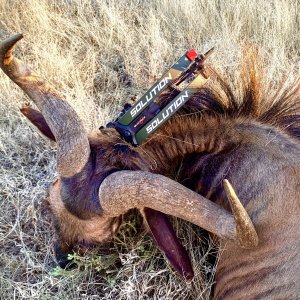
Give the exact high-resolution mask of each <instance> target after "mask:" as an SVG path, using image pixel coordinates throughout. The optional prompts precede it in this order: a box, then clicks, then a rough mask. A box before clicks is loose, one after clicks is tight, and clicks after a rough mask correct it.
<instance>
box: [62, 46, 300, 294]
mask: <svg viewBox="0 0 300 300" xmlns="http://www.w3.org/2000/svg"><path fill="white" fill-rule="evenodd" d="M249 53H250V54H249ZM245 57H248V59H246V61H245V63H244V64H243V65H242V67H241V75H240V81H239V82H238V83H237V84H236V86H235V88H234V89H233V88H232V84H231V80H230V78H228V76H226V77H227V78H226V77H225V78H224V77H222V76H220V75H218V74H217V73H216V72H213V74H212V76H211V79H210V84H209V86H207V87H205V88H202V89H201V90H199V92H198V93H197V94H196V95H195V96H194V97H193V98H192V99H191V100H189V102H188V103H187V104H186V105H185V106H184V107H183V108H182V109H181V110H180V112H179V113H178V114H177V115H176V116H175V117H174V118H172V119H171V120H170V121H168V122H167V124H166V125H165V126H163V128H161V129H160V130H158V131H157V132H156V133H155V134H153V135H152V136H151V137H150V138H149V139H148V140H147V141H145V143H144V144H143V145H141V146H139V147H137V148H133V147H131V146H130V145H128V144H126V143H125V142H124V141H123V140H122V139H121V138H120V137H119V135H118V133H117V132H115V131H114V130H113V129H104V130H102V132H100V133H98V134H94V135H92V136H91V138H90V144H91V149H92V156H91V157H92V158H91V161H90V164H89V167H88V168H87V169H86V170H85V171H84V173H83V174H80V175H79V177H80V178H79V180H78V179H77V180H76V186H74V185H72V184H73V183H72V181H70V183H68V182H67V181H66V180H65V179H63V178H62V182H63V183H64V184H65V192H64V193H63V194H62V200H63V202H64V203H65V205H66V207H67V208H68V210H69V211H70V212H71V213H72V214H73V215H75V216H77V217H78V218H81V219H89V218H91V217H93V216H95V215H97V214H99V213H101V206H99V205H98V203H97V198H96V197H97V190H98V187H99V184H100V183H101V180H103V179H104V177H105V176H106V175H107V174H109V173H110V172H113V171H115V170H124V169H129V170H138V169H141V170H146V171H151V172H156V173H160V174H163V175H165V176H169V177H172V178H176V179H178V180H179V181H180V182H181V183H183V184H185V185H186V186H188V187H189V188H191V189H193V190H195V191H197V192H199V193H201V194H202V195H204V196H206V197H208V198H209V199H211V200H212V201H217V202H219V203H221V204H222V205H223V206H225V207H228V204H227V201H226V198H225V197H224V192H223V187H222V184H221V183H222V180H223V179H224V178H228V179H229V180H230V181H231V182H232V183H233V185H234V187H235V188H236V190H237V194H238V195H239V196H240V198H241V200H242V202H243V204H244V206H245V207H246V209H247V210H248V212H249V214H250V216H251V218H252V219H253V221H254V224H255V226H257V230H258V234H259V239H260V247H259V248H258V250H253V251H252V252H251V250H247V251H246V250H241V249H238V248H237V246H236V245H234V244H232V243H229V244H227V246H226V249H227V251H225V252H224V253H225V254H223V256H222V258H221V259H220V263H219V269H218V271H217V278H216V280H217V285H216V295H215V296H216V298H218V299H219V298H222V299H223V298H225V297H228V298H229V299H234V298H237V299H238V297H239V296H241V295H243V297H246V298H247V297H248V298H251V297H254V296H255V295H268V296H270V297H271V298H272V295H273V296H274V294H272V293H275V292H276V293H282V295H284V296H286V297H287V298H288V297H289V296H290V295H292V296H293V295H294V296H295V295H296V296H299V295H300V291H299V289H297V290H296V289H294V290H292V292H291V293H290V294H289V293H288V292H287V289H286V288H285V285H284V284H282V285H280V282H278V277H276V275H274V274H275V273H276V272H277V271H276V270H277V269H276V270H275V271H276V272H275V271H274V268H273V269H272V268H271V267H270V266H268V261H272V263H276V266H277V267H278V268H283V266H282V264H281V261H280V260H276V261H275V262H273V260H272V259H273V257H279V256H280V255H279V254H280V251H283V249H284V248H285V247H289V245H292V246H293V247H294V246H295V245H294V244H293V241H292V239H291V237H290V236H288V238H287V241H286V243H287V246H286V245H284V244H281V245H282V248H281V249H279V250H276V249H277V248H276V247H275V246H273V241H275V243H276V245H277V247H278V245H279V244H280V242H279V241H278V240H276V238H278V235H277V236H276V237H274V236H273V234H272V230H273V229H274V230H275V228H278V229H281V230H286V228H285V227H284V225H283V223H284V219H280V217H281V216H280V213H282V214H283V218H286V217H287V216H286V215H285V214H287V213H288V212H289V211H290V210H291V209H293V208H295V207H296V206H295V205H297V204H296V202H297V201H296V199H297V193H298V192H300V191H298V190H299V187H298V185H299V184H298V179H299V178H298V176H299V175H298V174H299V170H300V145H299V138H300V93H299V87H300V81H299V80H298V81H297V82H295V84H294V85H293V86H289V87H286V88H283V86H284V81H282V82H281V83H279V84H277V86H278V88H277V89H274V85H275V84H273V85H272V84H271V85H268V86H267V85H266V83H264V78H263V67H262V65H261V64H260V63H259V61H258V59H257V55H256V52H255V51H249V52H248V53H246V54H245ZM172 94H173V95H174V94H176V91H173V92H172ZM169 97H170V94H166V95H164V96H163V97H161V100H160V101H161V103H165V102H167V101H168V99H169ZM78 183H79V184H78ZM297 184H298V185H297ZM286 185H287V186H290V187H289V188H288V189H287V191H286V193H287V197H289V198H290V199H288V200H291V201H292V202H291V204H286V203H285V202H280V201H283V200H282V198H283V197H284V188H285V186H286ZM276 189H277V191H276ZM295 201H296V202H295ZM100 202H101V199H100ZM288 205H290V207H291V208H289V207H288ZM278 210H280V212H278ZM274 218H275V219H274ZM276 218H277V219H278V221H277V220H276ZM292 220H294V219H292ZM295 222H296V221H295ZM293 224H294V226H295V224H297V223H293ZM270 228H271V229H270ZM66 230H73V229H72V228H67V229H66ZM270 230H271V231H270ZM61 234H62V236H64V233H61ZM68 235H69V234H67V236H68ZM270 236H271V237H272V239H273V240H271V239H270ZM73 242H74V241H72V242H71V243H73ZM224 245H225V244H224V243H223V244H222V243H221V246H224ZM275 248H276V249H275ZM272 249H275V250H273V252H272V251H271V250H272ZM291 249H292V248H291ZM289 251H292V250H289ZM232 255H234V257H232ZM295 255H296V254H295V253H294V252H291V253H290V252H289V253H287V256H288V257H293V256H295ZM236 257H238V258H239V260H237V259H236ZM253 257H255V258H256V259H257V260H259V264H257V265H256V264H255V263H254V262H253V260H251V259H252V258H253ZM299 260H300V258H297V260H296V261H297V262H299ZM282 261H284V263H286V264H291V266H292V265H293V263H292V262H291V261H290V260H289V259H283V260H282ZM230 264H233V265H234V266H235V267H233V266H232V272H230V269H231V267H230ZM242 266H245V268H246V270H248V271H247V272H248V273H247V272H246V271H243V270H244V269H243V268H242ZM256 267H257V268H261V269H260V271H259V274H260V276H258V277H257V278H256V277H255V274H256V273H255V272H256V269H255V268H256ZM262 270H265V272H262ZM241 272H242V274H244V275H243V276H246V277H245V278H247V280H245V281H244V282H245V283H248V280H249V282H252V284H253V286H257V288H256V289H254V290H253V291H250V290H249V289H247V286H246V285H242V283H241V284H238V282H239V279H238V276H241V274H240V273H241ZM243 272H246V273H243ZM272 272H273V273H272ZM274 272H275V273H274ZM252 273H253V274H254V275H251V274H252ZM294 273H295V276H293V275H294ZM294 273H293V271H291V272H290V273H288V272H285V276H286V278H287V280H288V281H289V283H290V284H289V285H288V286H290V285H293V284H294V282H295V281H296V280H298V279H299V275H300V270H298V269H297V268H296V270H295V271H294ZM276 274H277V273H276ZM228 276H231V277H230V278H229V277H228ZM234 276H236V277H234ZM297 276H298V277H297ZM224 278H225V279H226V281H227V280H229V281H230V283H231V285H228V286H226V285H224V282H225V281H224V280H225V279H224ZM270 282H273V283H274V289H273V290H272V288H271V289H270V287H268V284H269V283H270ZM275 282H276V288H275ZM267 288H269V290H268V292H267V291H266V289H267ZM241 290H242V291H243V293H244V294H239V291H241ZM255 293H256V294H255Z"/></svg>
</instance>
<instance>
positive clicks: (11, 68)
mask: <svg viewBox="0 0 300 300" xmlns="http://www.w3.org/2000/svg"><path fill="white" fill-rule="evenodd" d="M20 39H22V35H17V36H14V37H12V38H10V39H7V40H6V41H4V42H2V44H1V45H0V66H1V68H2V69H3V71H4V72H5V73H6V74H7V75H8V76H9V77H10V78H11V79H12V80H13V81H14V82H15V83H16V84H18V85H19V86H20V87H21V88H22V89H23V90H24V91H25V92H26V93H27V95H28V96H29V97H30V98H31V99H32V100H33V101H34V102H35V104H36V105H37V107H38V108H39V110H40V111H37V110H34V109H32V108H31V107H29V106H24V107H23V108H22V109H21V111H22V113H23V114H24V115H25V116H26V117H27V118H28V119H29V120H30V121H31V122H32V123H33V124H34V125H36V126H37V127H38V128H39V129H40V131H41V132H42V133H43V134H44V135H46V136H47V137H48V138H50V139H52V140H55V141H56V142H57V170H58V178H57V179H56V180H55V181H54V182H53V183H52V185H51V187H50V189H49V204H50V207H51V210H52V212H53V214H54V217H55V226H56V229H57V232H58V236H59V243H58V245H57V253H58V259H61V258H60V255H61V254H64V253H67V252H68V251H69V250H70V249H72V247H73V246H74V245H75V244H76V243H82V244H89V243H99V242H103V241H105V240H106V239H108V238H110V237H111V236H112V235H113V234H114V233H115V232H116V230H117V229H118V227H119V225H120V222H121V220H122V214H124V213H126V212H127V211H128V210H129V209H131V208H134V207H136V208H138V209H140V211H141V212H142V213H143V215H144V217H145V219H146V220H147V223H148V225H149V227H150V230H151V232H152V233H153V235H154V238H155V240H156V241H157V243H158V245H159V247H160V248H161V249H162V250H163V251H164V252H165V254H166V256H167V257H168V258H169V260H170V262H171V263H172V265H173V266H174V267H175V268H176V269H177V270H178V271H179V272H180V273H181V274H182V275H183V276H185V277H186V278H191V277H192V276H193V271H192V268H191V264H190V262H189V259H188V256H187V253H186V252H185V250H184V249H183V247H182V246H181V244H180V243H179V242H178V240H177V238H176V235H175V233H174V231H173V229H172V226H171V224H170V223H169V221H168V219H167V217H166V216H165V215H164V214H163V213H166V214H170V215H174V216H177V217H180V218H183V219H186V220H189V221H191V222H193V223H195V224H197V225H199V226H202V227H203V228H205V229H207V230H208V231H210V232H212V233H214V234H216V235H217V236H220V237H222V238H227V239H231V240H237V241H238V243H239V244H240V245H241V246H243V247H250V248H251V247H254V246H256V245H257V243H258V239H257V235H256V232H255V229H254V227H253V224H252V222H251V220H250V218H249V216H248V214H247V213H246V211H245V210H244V208H243V206H242V205H241V203H240V201H239V199H238V197H237V196H236V195H235V193H234V190H233V188H232V186H231V184H230V183H229V182H228V181H225V182H224V185H225V191H226V193H227V195H228V199H229V201H230V203H231V207H232V214H231V213H229V212H228V211H226V210H225V209H223V208H221V207H219V206H218V205H216V204H214V203H212V202H211V201H209V200H208V199H206V198H204V197H202V196H200V195H198V194H196V193H194V192H192V191H190V190H188V189H187V188H184V187H183V186H181V185H179V184H178V183H176V182H175V181H172V180H170V179H168V178H165V177H162V176H161V175H155V174H151V173H149V171H151V164H149V161H147V158H146V157H145V156H143V155H142V154H141V151H140V150H139V149H138V148H133V147H131V146H130V145H128V144H127V143H125V142H124V141H123V140H122V139H121V137H120V136H119V134H118V133H117V132H116V131H115V130H114V129H103V130H101V131H100V132H98V133H92V134H90V135H88V134H87V132H86V130H85V128H84V126H83V124H82V122H81V120H80V118H79V117H78V115H77V114H76V113H75V111H74V110H73V108H72V107H71V106H70V105H69V104H68V103H67V102H66V101H64V100H63V97H62V96H60V95H59V94H58V93H57V92H56V91H55V90H54V89H53V88H52V87H50V86H49V85H48V84H47V83H45V82H44V81H43V80H42V79H41V78H40V77H39V76H38V75H36V74H35V73H34V72H33V71H31V70H30V68H29V67H28V66H26V65H24V64H23V63H21V62H20V61H19V60H18V59H16V58H15V57H14V56H13V53H12V52H13V49H14V47H15V45H16V43H17V42H18V41H19V40H20ZM121 170H128V171H121ZM137 170H139V171H137ZM132 171H135V172H132ZM191 211H193V213H191ZM61 264H62V265H63V264H64V261H61Z"/></svg>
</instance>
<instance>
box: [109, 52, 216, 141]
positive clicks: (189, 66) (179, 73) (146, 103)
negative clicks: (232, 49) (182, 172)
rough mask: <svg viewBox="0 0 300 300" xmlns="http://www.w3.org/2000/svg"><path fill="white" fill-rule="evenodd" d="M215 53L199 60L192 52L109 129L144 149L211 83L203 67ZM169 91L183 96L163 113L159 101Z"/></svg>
mask: <svg viewBox="0 0 300 300" xmlns="http://www.w3.org/2000/svg"><path fill="white" fill-rule="evenodd" d="M211 52H212V49H211V50H209V51H208V52H207V53H206V54H204V55H202V54H200V55H199V56H198V54H197V52H196V51H195V50H193V49H192V50H190V51H188V52H187V53H185V54H184V55H183V56H182V57H181V58H180V59H179V60H178V61H177V62H176V63H175V64H174V65H173V66H172V67H171V68H170V69H169V70H168V71H167V72H166V73H165V74H164V75H163V76H162V77H161V78H160V79H159V80H158V81H157V82H156V83H155V84H154V85H153V86H152V87H151V88H150V89H149V90H148V91H147V92H146V93H145V94H144V95H143V96H142V97H141V98H140V99H139V100H138V101H137V102H136V103H134V104H133V105H131V103H130V102H128V103H127V104H125V106H124V110H123V111H122V112H121V114H120V115H119V117H118V118H117V120H116V121H115V122H113V123H108V124H107V125H106V126H107V127H113V128H115V129H116V130H117V131H118V132H119V133H120V134H121V135H122V136H123V138H124V139H125V140H126V141H127V142H130V143H131V144H132V145H134V146H137V145H140V144H141V143H142V141H143V140H145V139H146V138H147V137H148V136H149V135H150V134H151V133H153V132H154V131H155V130H156V129H158V128H159V127H160V126H161V125H162V124H164V123H165V122H166V121H167V120H168V119H169V118H171V117H172V116H173V115H174V114H175V113H176V112H177V111H178V110H179V109H180V107H182V106H183V105H184V104H185V103H186V102H187V101H188V100H189V99H190V98H191V97H192V96H193V94H194V93H195V92H196V91H197V90H198V89H199V88H200V87H202V86H203V84H204V83H205V82H206V80H207V77H206V76H205V75H204V72H203V71H204V64H203V63H204V61H205V59H206V58H207V57H208V55H210V53H211ZM168 87H172V88H174V89H176V90H179V91H181V93H180V94H178V95H177V96H176V97H175V98H174V99H173V100H172V101H171V102H170V103H169V104H168V105H167V106H165V107H164V108H162V109H161V107H160V106H159V105H158V104H157V103H156V102H155V99H156V98H157V97H158V96H159V95H161V94H162V93H163V92H164V91H165V90H166V89H167V88H168Z"/></svg>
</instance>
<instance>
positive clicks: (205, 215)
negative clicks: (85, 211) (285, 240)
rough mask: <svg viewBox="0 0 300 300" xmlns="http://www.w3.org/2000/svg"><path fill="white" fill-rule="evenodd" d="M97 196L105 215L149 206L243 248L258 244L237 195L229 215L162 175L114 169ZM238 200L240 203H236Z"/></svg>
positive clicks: (252, 227)
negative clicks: (116, 170) (232, 241)
mask: <svg viewBox="0 0 300 300" xmlns="http://www.w3.org/2000/svg"><path fill="white" fill-rule="evenodd" d="M227 187H228V185H227V186H226V188H227ZM232 190H233V189H232ZM232 190H231V189H230V192H229V195H230V197H232V195H233V193H232ZM99 199H100V203H101V207H102V209H103V211H104V215H107V216H111V217H113V216H118V215H120V214H122V213H124V212H126V211H128V210H129V209H130V208H134V207H136V208H140V209H141V208H143V207H150V208H152V209H155V210H158V211H161V212H163V213H165V214H169V215H172V216H175V217H178V218H181V219H184V220H187V221H190V222H191V223H194V224H196V225H198V226H200V227H202V228H204V229H206V230H207V231H209V232H211V233H214V234H215V235H217V236H219V237H220V238H223V239H229V240H235V241H238V243H239V244H240V246H241V247H243V248H253V247H255V246H257V243H258V239H257V234H256V231H255V229H254V226H253V224H252V222H251V220H250V218H249V216H248V214H247V212H246V211H245V209H244V208H243V206H242V205H241V204H240V202H239V201H238V200H237V197H236V198H235V199H233V200H232V199H231V198H230V201H231V203H232V202H233V203H235V204H233V205H232V206H233V209H232V211H233V215H232V214H231V213H229V212H228V211H227V210H225V209H224V208H222V207H220V206H218V205H217V204H215V203H213V202H212V201H210V200H208V199H206V198H204V197H202V196H201V195H199V194H197V193H195V192H194V191H192V190H190V189H188V188H186V187H184V186H183V185H181V184H179V183H178V182H175V181H173V180H171V179H169V178H167V177H164V176H161V175H157V174H152V173H148V172H142V171H120V172H116V173H114V174H111V175H109V176H108V177H107V178H106V179H105V180H104V181H103V182H102V184H101V186H100V189H99ZM237 201H238V203H239V204H240V205H238V204H236V203H237ZM243 219H246V220H245V221H242V220H243Z"/></svg>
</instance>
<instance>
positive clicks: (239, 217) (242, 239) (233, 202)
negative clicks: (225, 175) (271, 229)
mask: <svg viewBox="0 0 300 300" xmlns="http://www.w3.org/2000/svg"><path fill="white" fill-rule="evenodd" d="M224 189H225V192H226V195H227V198H228V200H229V202H230V206H231V210H232V212H233V216H234V219H235V222H236V230H237V237H238V239H239V243H240V244H241V245H243V246H244V247H245V248H252V247H253V246H257V244H258V236H257V233H256V231H255V228H254V226H253V223H252V221H251V219H250V217H249V215H248V214H247V212H246V210H245V209H244V207H243V205H242V203H241V202H240V200H239V198H238V196H237V195H236V193H235V191H234V189H233V187H232V185H231V183H230V182H229V181H228V180H227V179H225V180H224Z"/></svg>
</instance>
